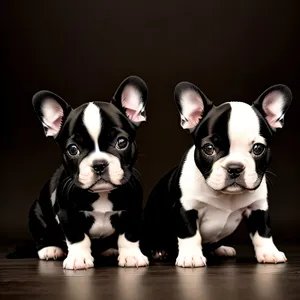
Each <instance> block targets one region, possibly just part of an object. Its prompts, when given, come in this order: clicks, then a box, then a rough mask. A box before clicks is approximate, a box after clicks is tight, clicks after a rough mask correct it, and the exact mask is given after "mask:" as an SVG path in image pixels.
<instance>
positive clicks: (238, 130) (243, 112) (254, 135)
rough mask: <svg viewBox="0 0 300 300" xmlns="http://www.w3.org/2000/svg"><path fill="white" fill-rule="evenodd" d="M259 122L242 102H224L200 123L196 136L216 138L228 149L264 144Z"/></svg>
mask: <svg viewBox="0 0 300 300" xmlns="http://www.w3.org/2000/svg"><path fill="white" fill-rule="evenodd" d="M260 127H261V121H260V118H259V116H258V115H257V114H256V112H255V111H254V110H253V109H252V107H251V106H250V105H248V104H246V103H243V102H226V103H223V104H222V105H220V106H217V107H214V108H213V109H211V111H210V112H209V113H208V114H207V116H206V118H205V119H204V120H203V122H202V123H201V125H200V127H199V130H198V133H197V135H200V136H201V138H202V139H203V138H205V137H213V136H218V137H220V138H221V140H222V141H223V142H226V144H227V145H228V146H230V148H231V149H232V148H238V147H241V146H242V147H247V146H248V145H249V146H250V145H251V144H253V142H264V138H263V137H262V136H261V135H260V134H261V133H260Z"/></svg>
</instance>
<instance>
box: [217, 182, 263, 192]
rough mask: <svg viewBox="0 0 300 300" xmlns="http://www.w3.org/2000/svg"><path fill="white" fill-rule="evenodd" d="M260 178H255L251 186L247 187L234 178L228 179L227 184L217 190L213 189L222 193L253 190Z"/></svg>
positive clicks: (257, 185) (258, 183)
mask: <svg viewBox="0 0 300 300" xmlns="http://www.w3.org/2000/svg"><path fill="white" fill-rule="evenodd" d="M260 183H261V180H257V181H256V182H255V185H254V187H253V188H249V187H247V186H245V185H244V182H243V184H242V183H239V182H237V181H236V180H235V179H234V180H230V182H228V184H227V185H226V186H225V187H223V188H222V189H219V190H215V189H214V190H215V191H217V192H221V193H224V194H242V193H243V192H245V191H254V190H256V189H257V188H258V187H259V186H260Z"/></svg>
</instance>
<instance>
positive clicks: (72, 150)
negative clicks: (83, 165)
mask: <svg viewBox="0 0 300 300" xmlns="http://www.w3.org/2000/svg"><path fill="white" fill-rule="evenodd" d="M68 152H69V154H70V155H72V156H75V155H77V154H78V153H79V149H78V147H77V146H76V145H70V146H69V147H68Z"/></svg>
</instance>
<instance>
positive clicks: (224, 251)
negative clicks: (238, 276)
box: [214, 246, 236, 257]
mask: <svg viewBox="0 0 300 300" xmlns="http://www.w3.org/2000/svg"><path fill="white" fill-rule="evenodd" d="M214 253H215V254H216V255H217V256H221V257H234V256H236V251H235V249H234V248H232V247H228V246H220V247H219V248H217V249H216V250H214Z"/></svg>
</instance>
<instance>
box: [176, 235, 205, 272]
mask: <svg viewBox="0 0 300 300" xmlns="http://www.w3.org/2000/svg"><path fill="white" fill-rule="evenodd" d="M178 250H179V252H178V256H177V259H176V262H175V264H176V266H178V267H183V268H185V267H187V268H191V267H204V266H206V258H205V257H204V256H203V253H202V246H201V236H200V234H199V231H198V230H197V232H196V234H195V235H194V236H193V237H189V238H185V239H180V238H178Z"/></svg>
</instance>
